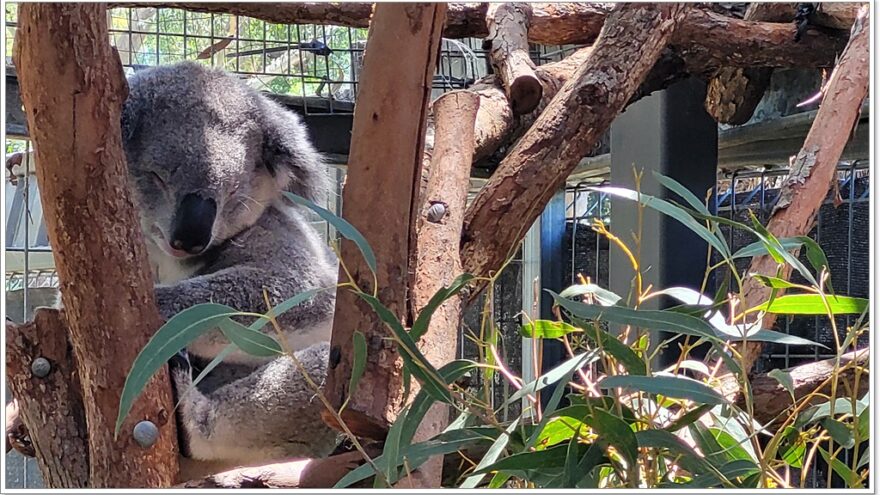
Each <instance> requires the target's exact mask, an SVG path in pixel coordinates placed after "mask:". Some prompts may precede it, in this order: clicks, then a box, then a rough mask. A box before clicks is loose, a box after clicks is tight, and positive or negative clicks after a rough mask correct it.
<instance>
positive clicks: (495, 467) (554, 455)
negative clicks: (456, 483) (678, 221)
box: [459, 444, 586, 488]
mask: <svg viewBox="0 0 880 495" xmlns="http://www.w3.org/2000/svg"><path fill="white" fill-rule="evenodd" d="M584 451H586V448H585V449H584ZM567 453H568V444H566V445H557V446H555V447H551V448H549V449H546V450H536V451H527V452H519V453H516V454H513V455H509V456H507V457H505V458H503V459H499V460H498V461H495V462H493V463H492V464H490V465H487V466H484V467H480V468H479V469H474V472H473V474H474V475H476V476H479V475H483V474H488V473H492V472H496V471H526V470H529V469H549V468H561V467H565V462H566V457H567ZM459 488H465V487H464V486H463V485H462V486H460V487H459Z"/></svg>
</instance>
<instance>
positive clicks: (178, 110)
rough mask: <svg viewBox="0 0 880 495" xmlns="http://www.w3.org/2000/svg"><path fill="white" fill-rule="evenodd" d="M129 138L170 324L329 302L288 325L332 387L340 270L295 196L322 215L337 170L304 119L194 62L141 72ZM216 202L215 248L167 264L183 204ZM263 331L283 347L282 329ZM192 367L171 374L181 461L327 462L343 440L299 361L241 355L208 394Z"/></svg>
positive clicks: (202, 345)
mask: <svg viewBox="0 0 880 495" xmlns="http://www.w3.org/2000/svg"><path fill="white" fill-rule="evenodd" d="M129 88H130V93H129V97H128V100H127V101H126V103H125V107H124V110H123V116H122V136H123V144H124V149H125V154H126V158H127V161H128V166H129V174H130V180H131V184H132V189H133V195H134V199H135V202H136V204H137V206H138V208H139V211H140V219H141V227H142V229H143V232H144V236H145V238H146V242H147V247H148V252H149V255H150V262H151V267H152V269H153V271H154V277H155V280H156V284H157V285H156V300H157V303H158V305H159V310H160V312H161V313H162V316H163V317H164V318H166V319H168V318H171V317H172V316H174V315H175V314H177V313H178V312H180V311H181V310H183V309H186V308H188V307H190V306H193V305H195V304H198V303H207V302H214V303H221V304H226V305H229V306H231V307H233V308H235V309H237V310H239V311H245V312H253V313H265V312H266V311H267V307H266V303H265V301H264V296H263V291H264V289H265V290H266V291H267V292H268V295H269V299H270V301H271V303H272V304H273V305H275V304H278V303H280V302H281V301H283V300H285V299H288V298H290V297H292V296H294V295H296V294H298V293H301V292H303V291H306V290H310V289H316V288H331V289H330V290H327V291H322V292H320V293H318V294H317V295H316V296H315V297H313V298H312V299H311V300H309V301H307V302H304V303H302V304H300V305H299V306H297V307H295V308H293V309H292V310H290V311H287V312H286V313H284V314H283V315H282V316H281V317H279V318H278V321H279V323H280V325H281V326H282V328H283V330H284V332H285V334H286V336H287V341H288V343H289V344H290V346H291V347H292V348H293V349H296V350H297V352H296V356H297V357H298V359H299V360H300V361H301V362H302V363H303V365H304V366H305V368H306V369H307V372H308V373H309V375H310V376H311V377H312V378H313V379H314V380H315V381H316V382H317V383H318V384H321V383H322V382H323V379H324V377H325V374H326V366H327V361H328V352H329V344H328V341H329V338H330V327H331V322H332V317H333V305H334V298H335V290H334V289H332V287H333V286H334V285H335V283H336V262H335V259H334V258H333V256H332V253H331V252H330V250H329V249H328V247H327V246H326V245H325V244H324V243H323V242H322V241H321V239H320V237H319V236H318V234H317V232H316V231H315V230H314V228H313V227H312V226H311V225H309V223H308V222H307V220H306V219H305V217H304V216H303V213H304V212H303V211H302V210H300V209H299V207H293V206H290V205H289V204H287V203H285V202H284V201H283V200H282V191H283V190H288V191H291V192H294V193H296V194H299V195H301V196H304V197H306V198H309V199H312V200H315V201H319V200H320V199H321V198H322V197H323V195H324V194H325V190H326V187H327V184H326V182H327V174H326V169H325V167H324V165H323V163H322V162H321V159H320V157H319V155H318V153H317V152H316V151H315V149H314V147H313V146H312V145H311V143H310V142H309V139H308V136H307V134H306V129H305V127H304V126H303V124H302V122H301V121H300V118H299V117H298V116H297V115H296V114H294V113H292V112H290V111H288V110H286V109H284V108H282V107H281V106H280V105H278V104H276V103H274V102H272V101H271V100H269V99H268V98H267V97H265V96H264V95H262V94H260V93H259V92H257V91H255V90H253V89H251V88H249V87H248V86H246V85H245V84H244V83H243V82H242V81H240V80H238V79H237V78H235V77H234V76H232V75H230V74H227V73H225V72H222V71H220V70H216V69H209V68H207V67H204V66H202V65H199V64H196V63H192V62H184V63H180V64H175V65H171V66H160V67H156V68H152V69H148V70H144V71H140V72H138V73H136V74H135V75H134V76H132V77H131V79H130V80H129ZM190 193H195V194H199V195H201V196H203V197H210V198H211V199H213V200H214V201H215V202H216V205H217V208H216V209H217V214H216V218H215V220H214V223H213V226H212V228H211V234H212V238H211V241H210V244H209V245H208V247H207V249H206V250H205V251H204V252H202V253H201V254H198V255H195V256H190V257H185V258H180V257H175V256H172V254H171V251H169V248H168V246H169V244H168V241H167V239H168V238H169V237H168V236H169V229H170V227H169V226H170V225H171V222H172V217H173V215H174V213H175V208H176V206H177V205H178V203H179V202H180V198H182V197H183V195H185V194H190ZM264 331H265V332H268V333H274V330H273V329H272V325H271V324H269V325H266V326H265V327H264ZM228 344H229V342H228V341H227V339H226V338H224V337H223V335H222V334H221V332H220V331H219V330H213V331H211V332H209V333H207V334H205V335H203V336H202V337H200V338H198V339H197V340H196V341H195V342H193V343H192V345H190V346H189V347H188V348H187V351H188V354H189V356H190V358H191V359H192V362H193V363H194V364H195V365H196V366H198V365H200V364H201V365H204V364H205V363H208V362H209V361H210V360H211V359H212V358H214V357H215V356H216V355H217V354H218V353H219V352H220V351H221V350H222V349H223V348H225V347H226V346H227V345H228ZM191 373H192V372H191V371H190V370H189V369H188V367H187V366H186V365H180V363H178V366H176V367H175V366H172V376H173V381H174V384H175V388H176V391H177V394H178V396H179V397H178V400H180V405H179V407H178V411H179V415H180V426H181V428H182V430H183V435H182V436H183V439H182V443H184V444H185V445H184V447H185V448H186V450H188V451H189V454H190V455H191V456H192V457H193V458H196V459H204V460H228V461H232V462H239V463H247V462H256V461H264V460H271V459H278V458H282V457H320V456H325V455H328V454H329V453H330V452H331V451H332V450H333V449H334V447H335V446H336V443H337V438H338V437H337V434H336V432H335V431H333V430H331V429H330V428H328V427H326V426H325V425H324V423H323V422H322V421H321V419H320V412H321V409H322V407H323V406H322V404H321V403H320V401H319V400H318V399H317V397H316V396H315V394H314V393H313V391H312V389H311V388H310V387H309V386H308V385H307V384H306V383H305V381H304V379H303V377H302V375H301V374H300V373H299V371H298V370H297V368H296V367H295V365H294V363H293V362H292V360H291V359H290V358H288V357H281V358H277V359H274V360H270V361H268V362H267V361H266V360H260V359H258V358H254V357H253V356H249V355H247V354H244V353H242V352H240V351H237V352H234V353H232V354H230V355H229V356H228V357H227V358H226V359H225V360H224V363H223V364H221V365H220V366H218V367H217V368H216V369H215V370H214V371H213V372H212V374H211V375H209V377H208V378H207V379H206V380H205V381H204V382H202V383H200V384H199V386H198V389H196V388H195V387H191V385H192V374H191Z"/></svg>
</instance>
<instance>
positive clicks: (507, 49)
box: [485, 3, 543, 115]
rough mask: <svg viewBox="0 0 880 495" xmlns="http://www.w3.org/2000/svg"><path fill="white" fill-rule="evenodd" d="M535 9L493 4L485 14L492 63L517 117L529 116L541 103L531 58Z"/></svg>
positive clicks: (519, 5)
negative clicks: (531, 22) (530, 28)
mask: <svg viewBox="0 0 880 495" xmlns="http://www.w3.org/2000/svg"><path fill="white" fill-rule="evenodd" d="M531 17H532V7H531V6H530V5H529V4H527V3H492V4H489V10H488V12H487V13H486V25H487V26H488V27H489V35H488V37H487V38H486V41H485V43H487V44H488V45H489V60H491V61H492V67H494V69H495V72H496V73H497V74H498V76H499V77H500V78H501V82H502V84H503V85H504V90H505V92H506V93H507V99H508V100H509V101H510V107H511V108H512V109H513V114H514V115H522V114H524V113H529V112H531V111H532V110H534V109H535V107H537V106H538V103H540V102H541V91H542V90H543V88H542V87H541V81H540V80H539V79H538V76H536V75H535V64H534V63H532V59H531V58H529V40H528V35H529V22H530V20H531Z"/></svg>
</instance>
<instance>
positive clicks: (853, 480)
mask: <svg viewBox="0 0 880 495" xmlns="http://www.w3.org/2000/svg"><path fill="white" fill-rule="evenodd" d="M819 453H820V454H821V455H822V458H823V459H825V462H827V463H828V465H829V466H831V469H832V470H834V472H835V473H837V475H838V476H840V477H841V478H843V480H844V481H845V482H846V485H847V488H864V485H862V482H861V481H859V475H858V474H857V473H854V472H853V471H852V470H851V469H850V468H849V466H847V465H846V464H844V463H843V461H841V460H840V459H838V458H837V457H834V456H832V455H831V454H829V453H828V451H827V450H825V449H823V448H822V447H819Z"/></svg>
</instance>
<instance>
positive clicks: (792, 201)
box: [723, 8, 870, 397]
mask: <svg viewBox="0 0 880 495" xmlns="http://www.w3.org/2000/svg"><path fill="white" fill-rule="evenodd" d="M868 26H869V22H868V13H867V8H865V9H864V11H863V15H862V17H860V18H858V19H857V20H856V22H855V23H854V24H853V31H852V35H851V36H850V42H849V45H848V46H847V47H846V50H845V51H844V52H843V55H842V56H841V58H840V62H839V63H838V64H837V67H835V68H834V72H832V74H831V78H830V79H829V82H828V87H827V90H826V93H825V97H824V98H823V99H822V104H821V106H820V107H819V112H818V113H817V114H816V119H815V120H814V121H813V126H812V127H811V128H810V132H809V134H807V138H806V140H805V141H804V146H803V148H802V149H801V151H800V153H798V155H797V157H795V159H794V161H793V163H792V167H791V172H790V173H789V176H788V178H787V179H786V180H785V183H784V184H783V186H782V189H781V191H780V193H779V200H778V202H777V204H776V209H775V210H774V211H773V214H772V215H771V217H770V221H769V222H768V223H767V230H769V231H770V232H771V233H772V234H773V235H774V236H776V237H777V238H783V237H794V236H802V235H807V234H808V233H809V232H810V230H811V229H812V227H813V224H814V222H815V220H816V213H817V212H818V211H819V208H820V207H821V206H822V202H823V201H824V200H825V197H826V196H827V195H828V190H829V189H830V188H831V184H832V182H833V180H834V178H835V174H836V172H837V164H838V161H839V160H840V155H841V154H842V153H843V148H844V147H845V146H846V143H847V141H849V139H850V136H851V135H852V131H853V127H854V126H855V124H856V122H858V118H859V110H860V108H861V105H862V101H863V100H864V99H865V97H866V96H867V94H868V82H869V74H870V72H869V65H868V63H869V57H870V53H869V44H870V43H869V40H868V32H869V29H868ZM777 266H778V265H777V264H776V262H775V261H774V260H773V259H772V258H771V257H770V256H760V257H756V258H754V259H752V263H751V265H750V266H749V270H748V273H757V274H761V275H772V276H777V273H776V271H777ZM790 272H791V266H789V265H785V268H784V274H783V277H784V278H786V279H787V278H788V276H789V274H790ZM743 292H744V297H745V301H744V305H745V307H746V308H750V307H754V306H757V305H758V304H761V303H762V302H764V301H766V300H767V298H768V297H769V296H770V289H769V288H768V287H765V286H764V285H762V284H761V283H760V282H759V281H758V280H757V279H756V278H755V277H750V278H749V279H748V280H747V282H746V286H745V287H744V290H743ZM775 321H776V315H774V314H767V315H766V316H765V317H764V320H763V322H762V324H761V326H762V328H771V327H772V326H773V323H774V322H775ZM761 348H762V346H761V343H760V342H749V343H747V344H746V345H745V346H742V345H737V349H738V351H739V352H740V353H742V361H743V363H744V364H745V366H744V369H745V370H749V369H751V367H752V365H753V364H754V363H755V361H756V360H757V359H758V357H759V356H760V354H761ZM723 391H724V393H725V394H726V395H727V396H728V397H736V395H737V394H738V393H739V383H737V379H736V377H735V376H733V375H730V374H728V375H726V377H725V380H724V385H723Z"/></svg>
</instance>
